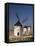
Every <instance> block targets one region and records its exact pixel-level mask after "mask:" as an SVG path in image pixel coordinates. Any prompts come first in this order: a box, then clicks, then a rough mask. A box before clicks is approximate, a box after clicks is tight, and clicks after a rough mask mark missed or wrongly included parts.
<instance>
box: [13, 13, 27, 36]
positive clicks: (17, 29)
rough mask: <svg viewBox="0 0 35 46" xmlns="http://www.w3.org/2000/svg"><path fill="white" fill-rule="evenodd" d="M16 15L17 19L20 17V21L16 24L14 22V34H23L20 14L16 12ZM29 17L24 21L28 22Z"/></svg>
mask: <svg viewBox="0 0 35 46" xmlns="http://www.w3.org/2000/svg"><path fill="white" fill-rule="evenodd" d="M16 17H17V19H18V21H17V22H16V24H14V35H15V36H17V37H18V36H19V37H20V36H21V34H22V33H21V32H22V31H21V30H22V24H21V22H20V18H19V16H18V14H17V13H16ZM27 19H28V18H25V19H24V20H23V21H22V22H23V23H24V22H26V21H27Z"/></svg>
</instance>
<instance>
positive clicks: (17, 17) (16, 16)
mask: <svg viewBox="0 0 35 46" xmlns="http://www.w3.org/2000/svg"><path fill="white" fill-rule="evenodd" d="M16 17H17V19H18V21H20V19H19V17H18V14H17V13H16Z"/></svg>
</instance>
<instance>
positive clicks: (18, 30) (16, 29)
mask: <svg viewBox="0 0 35 46" xmlns="http://www.w3.org/2000/svg"><path fill="white" fill-rule="evenodd" d="M20 31H21V27H20V26H14V35H15V36H17V37H18V35H17V33H18V32H19V37H20V34H21V33H20Z"/></svg>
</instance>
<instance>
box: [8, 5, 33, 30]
mask: <svg viewBox="0 0 35 46" xmlns="http://www.w3.org/2000/svg"><path fill="white" fill-rule="evenodd" d="M16 13H17V14H18V17H19V19H20V23H21V24H22V25H23V26H24V25H32V24H33V7H32V6H28V5H15V4H14V5H12V4H9V28H10V29H12V26H13V25H14V24H16V22H17V21H18V19H17V17H16ZM26 18H27V20H26V21H25V22H22V21H23V20H24V19H26Z"/></svg>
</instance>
